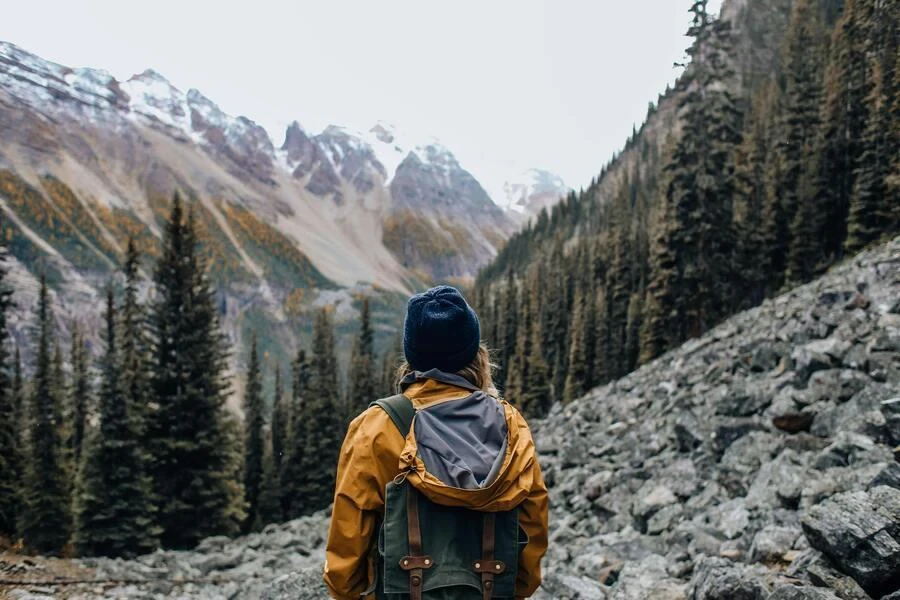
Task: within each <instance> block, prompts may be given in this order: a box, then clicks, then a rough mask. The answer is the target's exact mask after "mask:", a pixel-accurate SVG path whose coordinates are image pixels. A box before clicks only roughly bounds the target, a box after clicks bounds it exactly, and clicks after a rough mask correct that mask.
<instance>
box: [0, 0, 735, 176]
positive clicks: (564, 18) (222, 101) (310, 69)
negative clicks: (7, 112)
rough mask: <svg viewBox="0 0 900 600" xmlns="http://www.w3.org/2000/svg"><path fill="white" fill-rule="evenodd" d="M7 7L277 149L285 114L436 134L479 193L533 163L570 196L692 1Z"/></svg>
mask: <svg viewBox="0 0 900 600" xmlns="http://www.w3.org/2000/svg"><path fill="white" fill-rule="evenodd" d="M14 4H15V7H14V8H10V7H7V8H6V9H4V10H3V17H2V19H0V39H2V40H6V41H11V42H14V43H16V44H19V45H20V46H22V47H24V48H25V49H26V50H29V51H32V52H34V53H36V54H38V55H41V56H43V57H44V58H47V59H50V60H53V61H55V62H59V63H62V64H66V65H69V66H73V67H79V66H86V67H88V66H89V67H99V68H103V69H106V70H108V71H110V72H111V73H112V74H113V75H115V76H116V77H117V78H119V79H127V78H128V77H130V76H131V75H133V74H134V73H138V72H140V71H143V70H144V69H146V68H148V67H152V68H153V69H156V70H157V71H159V72H160V73H162V74H163V75H165V76H166V77H167V78H168V79H169V80H170V81H171V82H172V83H173V84H174V85H175V86H176V87H179V88H181V89H182V90H187V89H189V88H192V87H194V88H197V89H199V90H200V91H201V92H203V93H204V94H206V95H207V96H209V97H210V98H211V99H212V100H214V101H215V102H217V103H218V104H219V106H221V107H222V109H223V110H225V111H226V112H228V113H231V114H243V115H246V116H247V117H249V118H251V119H253V120H254V121H257V122H258V123H260V124H262V125H263V126H265V127H266V128H267V129H268V130H269V131H270V133H271V134H272V137H273V139H274V141H275V143H276V145H280V144H281V143H282V141H283V139H284V128H285V126H286V125H287V124H288V123H289V122H290V121H292V120H295V119H296V120H298V121H299V122H300V123H301V124H302V125H303V126H304V127H306V128H307V129H308V130H311V131H313V132H318V131H320V130H321V129H322V128H323V127H325V126H326V125H328V124H330V123H335V124H340V125H346V126H350V127H352V128H355V129H368V128H370V127H371V126H372V125H373V124H374V123H375V122H376V121H378V120H387V121H390V122H393V123H396V124H397V125H398V127H400V128H401V129H403V130H405V131H410V132H414V133H415V135H417V136H426V135H427V136H434V137H437V138H438V139H440V140H441V141H442V142H443V143H444V144H445V145H446V146H448V147H449V148H450V149H451V150H452V151H453V152H454V153H455V154H456V155H457V157H458V158H459V159H460V161H461V162H462V164H463V166H465V167H467V168H468V169H469V170H470V171H472V172H473V173H474V174H475V175H476V176H477V177H479V178H480V179H483V180H484V181H485V183H486V184H487V185H488V186H489V187H491V186H492V184H493V185H496V181H497V180H498V178H502V177H504V176H505V174H506V173H507V172H509V171H511V170H513V169H520V168H526V167H532V166H533V167H541V168H545V169H548V170H550V171H553V172H555V173H558V174H559V175H561V176H562V177H563V178H564V179H565V180H566V183H568V184H569V185H571V186H573V187H580V186H583V185H585V184H586V183H587V182H589V181H590V179H591V177H593V176H594V175H596V174H597V173H598V172H599V170H600V168H601V167H602V165H603V164H604V163H605V162H606V160H607V159H608V158H609V157H610V156H611V155H612V153H613V152H614V151H615V150H617V149H618V148H620V147H621V146H622V145H623V143H624V142H625V138H626V137H627V136H628V135H629V134H630V133H631V128H632V125H633V124H634V123H640V122H641V121H642V120H643V117H644V115H645V113H646V110H647V104H648V102H649V101H651V100H655V99H656V96H657V94H658V93H659V92H660V91H662V90H663V89H664V88H665V86H666V83H667V82H671V81H673V80H674V78H675V77H676V75H677V70H676V69H674V68H673V66H672V63H673V62H674V61H676V60H679V59H680V58H682V56H683V51H684V48H685V46H686V44H687V40H686V39H685V38H684V37H683V35H684V31H685V30H686V28H687V25H688V22H689V15H688V13H687V9H688V6H689V5H690V4H691V1H690V0H553V1H550V0H548V1H540V0H472V1H470V0H452V1H451V0H446V1H443V2H433V1H429V0H409V1H407V0H358V1H349V0H318V1H315V2H312V1H281V2H278V1H273V0H254V1H252V2H240V3H238V2H233V1H231V0H228V1H225V0H220V1H218V2H212V1H206V0H202V1H200V0H178V1H171V0H155V1H154V2H127V1H123V0H111V1H100V0H78V1H75V2H73V1H71V0H62V1H56V2H47V1H41V0H29V1H28V2H15V3H14ZM710 4H711V5H715V6H716V7H718V4H719V0H712V1H711V3H710Z"/></svg>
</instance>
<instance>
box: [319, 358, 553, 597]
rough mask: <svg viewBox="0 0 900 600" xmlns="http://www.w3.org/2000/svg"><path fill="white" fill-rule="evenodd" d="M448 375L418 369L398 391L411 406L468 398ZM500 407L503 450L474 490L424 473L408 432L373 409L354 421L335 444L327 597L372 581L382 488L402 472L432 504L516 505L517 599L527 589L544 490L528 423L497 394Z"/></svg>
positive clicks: (542, 532)
mask: <svg viewBox="0 0 900 600" xmlns="http://www.w3.org/2000/svg"><path fill="white" fill-rule="evenodd" d="M429 374H430V372H429ZM452 377H455V376H450V377H448V378H446V379H444V381H438V380H437V379H434V378H431V377H427V376H423V375H422V374H418V377H417V378H416V380H415V381H414V382H413V383H411V384H407V385H406V387H405V389H404V392H403V393H404V395H405V396H406V397H407V398H409V399H410V400H411V401H412V404H413V406H414V407H415V408H416V409H421V408H423V407H426V406H431V405H433V404H435V403H438V402H442V401H447V400H456V399H462V398H466V397H468V396H469V395H470V394H471V393H472V392H471V391H470V390H468V389H465V388H464V387H461V386H457V385H453V384H452V383H447V381H448V380H449V381H452ZM500 405H501V406H502V409H503V411H504V415H505V419H506V426H507V436H508V437H507V440H506V445H505V453H506V455H505V457H504V459H503V461H502V463H501V467H500V470H499V472H498V474H497V476H496V478H495V479H493V481H492V482H491V483H490V484H488V485H487V486H486V487H483V488H478V489H461V488H457V487H450V486H448V485H446V484H444V483H443V482H442V481H441V480H440V479H438V478H437V477H435V476H434V475H432V474H431V473H429V472H428V471H426V468H425V464H424V463H423V462H422V459H421V458H419V456H418V452H417V447H416V440H415V437H414V435H413V432H412V431H410V434H409V435H408V436H407V437H406V439H404V438H403V436H402V435H401V434H400V432H399V431H398V430H397V427H396V426H395V425H394V423H393V421H391V418H390V417H389V416H388V414H387V413H386V412H384V410H382V409H381V408H380V407H377V406H373V407H371V408H369V409H368V410H366V411H365V412H364V413H362V414H361V415H359V416H358V417H357V418H356V419H354V420H353V422H352V423H351V424H350V427H349V429H348V430H347V436H346V438H345V439H344V443H343V446H342V447H341V454H340V459H339V462H338V470H337V481H336V486H335V494H334V508H333V512H332V517H331V529H330V530H329V534H328V544H327V547H326V553H325V574H324V577H325V583H326V584H327V585H328V589H329V591H330V592H331V595H332V597H334V598H337V599H338V600H360V599H361V598H362V595H363V593H364V592H365V591H366V590H368V589H369V586H370V585H371V583H372V582H373V581H374V577H375V572H374V569H375V566H374V561H373V560H372V558H371V551H372V547H373V544H375V543H376V540H377V537H378V531H377V528H378V527H379V524H380V523H381V519H382V517H383V514H384V503H385V487H386V486H387V484H388V482H390V481H391V480H393V479H394V478H395V477H396V476H397V475H398V474H399V473H400V472H401V471H407V472H408V473H409V474H408V477H407V481H408V482H409V483H411V484H412V485H413V486H414V487H415V488H416V489H417V490H419V492H420V493H422V494H424V495H425V496H426V497H427V498H428V499H429V500H431V501H432V502H434V503H436V504H443V505H446V506H462V507H467V508H471V509H475V510H480V511H495V512H496V511H507V510H512V509H513V508H515V507H517V506H518V507H519V525H520V526H521V527H522V529H523V530H524V531H525V532H526V533H527V534H528V545H527V546H526V547H525V549H524V550H523V551H522V553H521V555H520V557H519V569H518V573H517V577H516V597H517V598H527V597H529V596H531V595H532V594H533V593H534V591H535V590H536V589H537V587H538V586H539V585H540V583H541V558H542V557H543V555H544V553H545V552H546V550H547V511H548V498H547V488H546V486H545V485H544V480H543V477H542V476H541V469H540V465H538V460H537V453H536V451H535V447H534V441H533V440H532V437H531V431H530V430H529V429H528V424H527V423H526V422H525V419H524V418H523V417H522V415H521V414H519V411H517V410H516V409H515V408H514V407H513V406H512V405H510V404H508V403H507V402H505V401H502V400H501V401H500ZM367 598H374V594H372V595H371V596H368V597H367Z"/></svg>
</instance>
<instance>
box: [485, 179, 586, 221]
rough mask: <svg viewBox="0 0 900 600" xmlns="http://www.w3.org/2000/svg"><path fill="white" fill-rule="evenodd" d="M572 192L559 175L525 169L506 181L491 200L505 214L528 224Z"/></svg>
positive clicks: (494, 192)
mask: <svg viewBox="0 0 900 600" xmlns="http://www.w3.org/2000/svg"><path fill="white" fill-rule="evenodd" d="M569 191H570V188H569V187H568V186H567V185H566V184H565V182H564V181H563V179H562V177H560V176H559V175H556V174H554V173H551V172H549V171H545V170H543V169H526V170H525V171H522V172H520V173H517V174H514V175H513V176H511V177H509V178H508V179H506V181H504V182H503V185H502V187H501V189H498V190H494V191H493V193H492V194H491V197H492V198H493V199H494V202H496V203H497V204H498V205H500V206H501V207H502V208H503V209H504V210H506V211H508V212H511V213H514V214H516V215H521V217H522V218H523V219H526V220H527V219H529V218H532V217H535V216H537V214H538V213H539V212H541V210H542V209H544V208H547V209H549V208H550V207H552V206H553V205H554V204H556V203H557V202H559V200H560V198H563V197H565V195H566V194H568V193H569Z"/></svg>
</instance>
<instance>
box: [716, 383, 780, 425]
mask: <svg viewBox="0 0 900 600" xmlns="http://www.w3.org/2000/svg"><path fill="white" fill-rule="evenodd" d="M771 402H772V398H771V396H770V395H769V394H768V393H767V392H766V390H764V389H763V388H762V386H760V385H758V384H754V385H749V384H744V385H740V384H738V385H733V386H731V387H730V388H726V389H725V393H724V394H722V397H721V398H720V399H719V401H718V402H717V403H716V413H718V414H720V415H727V416H730V417H748V416H750V415H755V414H756V413H758V412H760V411H761V410H763V409H764V408H765V407H767V406H768V405H769V404H770V403H771Z"/></svg>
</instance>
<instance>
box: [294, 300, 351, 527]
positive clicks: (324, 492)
mask: <svg viewBox="0 0 900 600" xmlns="http://www.w3.org/2000/svg"><path fill="white" fill-rule="evenodd" d="M308 390H309V392H308V396H307V397H305V398H304V402H303V408H304V414H303V417H304V419H303V421H302V422H301V424H302V426H303V433H304V439H303V456H302V458H301V460H300V469H301V471H302V473H303V474H304V477H303V483H302V485H301V486H300V488H299V492H300V495H301V498H302V501H303V503H304V512H306V513H309V512H312V511H316V510H319V509H322V508H325V507H326V506H328V505H329V504H330V503H331V501H332V494H333V493H334V476H335V472H336V471H337V459H338V451H339V450H340V446H341V441H342V440H343V437H344V420H343V419H342V418H341V414H340V412H339V406H337V404H336V402H335V398H336V397H337V394H338V369H337V357H336V356H335V353H334V328H333V325H332V322H331V317H330V315H329V312H328V310H327V309H322V311H321V312H320V313H319V315H318V316H317V318H316V321H315V325H314V328H313V346H312V357H311V360H310V364H309V383H308ZM296 500H299V499H295V501H296Z"/></svg>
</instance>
